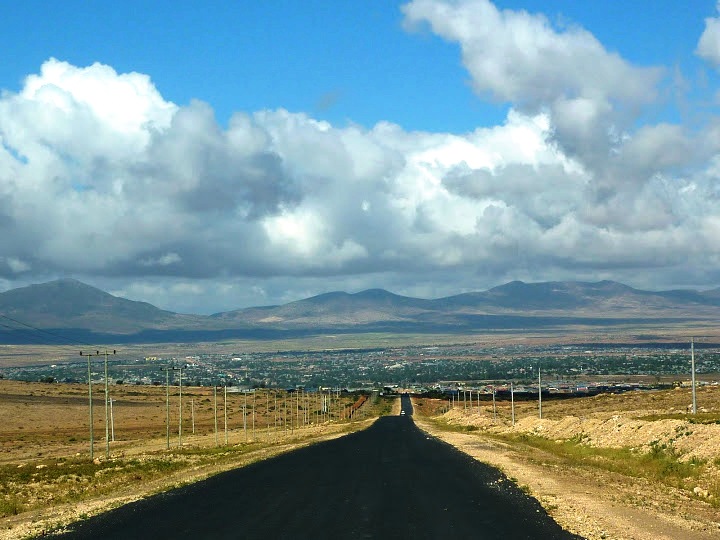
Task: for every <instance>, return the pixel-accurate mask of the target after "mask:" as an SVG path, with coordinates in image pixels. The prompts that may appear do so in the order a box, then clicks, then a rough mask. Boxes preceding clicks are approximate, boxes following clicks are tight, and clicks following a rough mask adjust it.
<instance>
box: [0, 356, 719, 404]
mask: <svg viewBox="0 0 720 540" xmlns="http://www.w3.org/2000/svg"><path fill="white" fill-rule="evenodd" d="M89 359H90V360H91V378H92V380H93V382H96V383H100V382H103V381H104V356H103V355H102V354H101V355H100V356H91V357H89ZM690 365H691V355H690V348H689V345H688V347H687V348H677V347H675V348H671V347H668V348H659V346H658V347H656V348H644V347H637V346H609V345H608V346H593V347H592V348H589V347H588V346H583V345H571V346H551V347H549V346H545V347H541V346H538V347H532V346H521V345H517V346H507V347H492V348H491V347H484V346H481V345H477V344H458V345H442V346H425V347H422V346H408V347H390V348H366V349H342V350H325V351H280V352H240V351H237V352H235V353H223V354H207V353H202V354H187V355H185V356H180V357H171V356H168V357H165V356H147V357H137V358H132V357H128V356H126V355H113V354H110V355H109V356H108V380H109V381H110V384H124V385H165V384H166V383H168V384H172V385H177V384H179V377H180V370H179V369H177V368H180V367H182V368H183V369H182V377H183V385H189V386H228V387H232V388H234V389H237V390H251V389H254V388H279V389H295V388H304V389H306V390H310V391H312V390H316V389H318V388H333V389H339V390H340V389H342V390H348V391H355V390H379V391H385V392H393V391H398V390H403V391H412V392H417V393H433V392H439V393H443V394H452V393H457V392H460V391H461V390H466V389H473V390H477V391H478V392H479V393H483V394H491V393H493V392H497V393H499V394H502V393H507V391H508V387H509V384H510V383H513V385H514V386H513V389H514V391H515V392H517V393H518V395H520V396H521V395H522V394H523V393H537V390H538V386H537V385H538V378H540V381H541V387H542V392H543V393H547V394H558V395H560V394H568V395H578V394H579V395H583V394H588V395H589V394H596V393H600V392H621V391H627V390H636V389H652V388H667V387H670V386H682V385H688V384H689V381H690V370H691V368H690ZM695 366H696V374H697V378H698V382H699V384H718V382H719V381H720V349H718V348H709V347H705V348H702V349H696V350H695ZM168 368H175V369H168ZM0 378H7V379H14V380H22V381H42V382H47V383H64V382H65V383H68V382H74V383H78V382H87V380H88V358H83V357H78V359H77V360H72V361H66V362H57V361H56V362H54V363H50V362H49V363H47V364H42V363H41V364H38V365H33V366H31V367H28V366H27V365H26V366H23V367H4V368H1V369H0Z"/></svg>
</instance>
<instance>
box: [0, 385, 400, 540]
mask: <svg viewBox="0 0 720 540" xmlns="http://www.w3.org/2000/svg"><path fill="white" fill-rule="evenodd" d="M101 390H102V389H101V388H100V387H99V386H97V387H95V388H94V389H93V391H94V400H93V402H94V435H95V445H94V457H95V459H94V460H91V459H90V452H89V450H90V445H89V408H88V394H87V386H82V385H65V384H44V383H25V382H18V381H7V380H0V425H2V426H3V429H2V431H1V432H0V518H2V521H1V522H0V523H1V524H2V529H0V538H18V537H21V536H23V535H37V534H42V533H43V532H44V531H48V530H50V529H53V528H54V527H57V526H60V525H62V524H64V523H67V522H69V521H72V520H74V519H80V518H82V517H84V515H87V514H90V513H95V512H98V511H101V510H102V509H104V508H107V506H108V505H109V504H120V503H124V502H129V501H130V500H133V499H136V498H138V497H139V496H143V495H147V494H149V493H153V492H156V491H161V490H165V489H168V488H171V487H174V486H177V485H179V484H182V483H185V482H189V481H194V480H197V479H200V478H204V477H206V476H208V475H210V474H214V473H217V472H219V471H222V470H227V469H230V468H233V467H237V466H240V465H243V464H246V463H249V462H251V461H255V460H257V459H264V458H266V457H269V456H271V455H276V454H278V453H281V452H285V451H288V450H291V449H293V448H296V447H298V446H300V445H305V444H310V443H312V442H314V441H319V440H324V439H327V438H328V437H336V436H340V435H342V434H344V433H347V432H349V431H353V430H356V429H360V428H361V427H363V426H364V425H366V422H367V421H368V420H366V418H372V417H375V416H377V415H379V414H386V413H388V412H389V410H390V408H391V407H392V402H388V401H387V400H377V401H376V402H374V403H372V402H368V403H367V404H366V405H364V406H363V413H362V414H358V415H357V417H356V418H354V419H353V421H350V420H348V419H347V418H346V416H347V410H348V407H349V406H350V405H351V404H352V403H353V402H355V400H356V396H351V395H348V396H343V397H341V398H340V399H337V400H336V399H333V402H332V405H331V412H332V414H330V415H327V414H325V415H323V414H322V412H321V406H320V401H319V400H318V399H317V396H316V395H312V394H310V395H302V394H300V395H298V394H295V395H293V394H287V393H285V392H274V391H268V390H262V391H259V392H258V393H257V395H256V396H255V398H254V399H253V396H252V394H250V395H247V396H245V395H244V394H240V393H228V400H227V413H228V414H227V417H228V430H227V444H226V441H225V436H226V435H225V429H224V424H225V422H224V416H225V415H224V396H223V394H222V393H221V392H218V395H217V399H218V432H217V435H216V433H215V428H214V425H215V407H214V404H215V398H214V396H213V390H212V388H197V387H188V388H184V389H183V438H182V443H183V444H182V446H180V445H179V442H180V439H179V436H178V426H179V410H178V409H179V395H178V393H179V392H178V388H177V387H176V388H171V389H170V404H171V408H170V412H171V414H170V426H171V430H170V448H169V449H167V448H166V446H167V437H166V435H167V431H166V401H165V388H164V387H148V386H123V385H118V386H111V392H110V395H111V396H112V397H113V416H114V425H115V438H116V440H115V441H114V442H111V443H110V453H109V457H107V458H106V457H105V449H106V443H105V438H104V437H105V421H104V417H105V411H104V393H103V392H102V391H101ZM298 397H299V400H298ZM191 400H192V402H191ZM371 401H372V400H371ZM191 403H192V405H191ZM193 409H194V427H195V433H194V434H193V433H192V431H193ZM243 411H244V412H243ZM253 411H254V412H255V414H254V415H253ZM31 523H32V525H30V524H31Z"/></svg>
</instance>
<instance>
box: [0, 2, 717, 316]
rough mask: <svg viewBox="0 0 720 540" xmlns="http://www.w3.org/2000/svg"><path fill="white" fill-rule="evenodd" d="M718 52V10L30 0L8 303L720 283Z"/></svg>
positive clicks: (2, 149) (1, 176) (9, 111)
mask: <svg viewBox="0 0 720 540" xmlns="http://www.w3.org/2000/svg"><path fill="white" fill-rule="evenodd" d="M706 19H707V20H708V21H710V22H709V23H707V22H706ZM715 21H717V23H718V24H717V28H716V26H715ZM701 36H702V37H701ZM718 36H720V16H719V13H718V7H717V5H716V3H715V2H714V1H708V0H695V1H692V2H683V1H679V0H675V1H670V0H666V1H658V2H652V3H651V2H627V3H622V2H577V1H570V0H554V1H553V0H546V1H542V2H540V1H534V0H525V1H520V0H516V1H501V0H498V1H497V2H494V3H493V2H490V1H489V0H463V1H452V0H414V1H412V2H391V1H387V0H367V1H362V2H329V1H317V0H316V1H306V2H291V1H268V2H212V3H209V4H207V5H201V4H199V3H197V2H182V1H180V2H164V1H158V2H137V1H128V2H121V3H118V2H104V1H98V2H93V3H87V2H80V1H66V2H62V3H50V4H49V3H47V2H38V1H28V2H19V3H12V4H8V5H6V6H4V7H3V16H2V21H0V47H2V50H3V51H5V55H4V59H3V62H2V63H0V88H1V89H2V91H3V94H2V96H1V97H0V140H1V142H2V146H0V236H1V237H2V240H0V289H9V288H13V287H16V286H21V285H25V284H28V283H33V282H39V281H45V280H49V279H53V278H56V277H76V278H78V279H81V280H83V281H86V282H88V283H91V284H93V285H97V286H99V287H102V288H104V289H106V290H109V291H111V292H114V293H116V294H121V295H123V296H127V297H130V298H133V299H139V300H146V301H149V302H152V303H154V304H156V305H159V306H161V307H164V308H168V309H173V310H177V311H186V312H203V313H211V312H215V311H221V310H228V309H233V308H237V307H242V306H248V305H260V304H271V303H282V302H286V301H290V300H295V299H299V298H302V297H304V296H308V295H311V294H317V293H321V292H326V291H327V290H333V289H342V290H348V291H357V290H361V289H363V288H371V287H383V288H387V289H389V290H392V291H393V292H397V293H400V294H408V295H415V296H423V297H438V296H443V295H448V294H455V293H458V292H463V291H468V290H480V289H485V288H488V287H491V286H494V285H498V284H501V283H503V282H505V281H509V280H511V279H523V280H525V281H541V280H551V279H563V280H566V279H581V280H597V279H616V280H619V281H624V282H626V283H629V284H631V285H635V286H638V287H646V288H655V289H657V288H671V287H695V288H711V287H717V286H720V272H719V271H718V270H715V269H716V268H718V265H717V264H716V263H717V262H720V245H718V242H717V241H716V240H715V239H716V238H717V237H718V236H717V234H719V233H720V225H719V224H720V209H718V208H719V207H720V205H717V204H716V200H718V198H720V180H719V179H718V172H717V171H718V165H717V163H720V159H718V157H719V156H720V140H719V139H720V137H719V136H718V135H717V133H718V131H719V130H718V128H717V127H716V126H717V125H720V122H718V103H719V101H718V72H717V67H718V65H720V39H719V38H718ZM702 40H704V41H702ZM701 41H702V46H701ZM98 209H101V210H98ZM78 215H83V216H87V218H86V219H84V220H81V221H78V220H77V216H78ZM51 233H52V234H51ZM88 251H90V252H92V253H94V254H95V256H94V257H92V258H87V257H85V254H86V253H87V252H88ZM88 259H90V260H88Z"/></svg>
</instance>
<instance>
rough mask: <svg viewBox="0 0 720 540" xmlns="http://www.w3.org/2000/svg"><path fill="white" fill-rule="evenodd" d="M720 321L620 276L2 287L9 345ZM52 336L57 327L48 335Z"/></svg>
mask: <svg viewBox="0 0 720 540" xmlns="http://www.w3.org/2000/svg"><path fill="white" fill-rule="evenodd" d="M691 320H704V321H707V320H711V321H716V320H720V289H712V290H706V291H697V290H669V291H643V290H639V289H634V288H632V287H629V286H627V285H623V284H622V283H617V282H614V281H600V282H596V283H586V282H576V281H558V282H543V283H523V282H521V281H513V282H510V283H507V284H505V285H501V286H499V287H494V288H492V289H489V290H487V291H483V292H469V293H463V294H458V295H455V296H449V297H445V298H438V299H433V300H427V299H420V298H412V297H407V296H400V295H396V294H393V293H391V292H388V291H386V290H382V289H370V290H366V291H362V292H358V293H355V294H349V293H346V292H329V293H325V294H321V295H318V296H313V297H311V298H306V299H303V300H298V301H295V302H290V303H288V304H284V305H278V306H263V307H251V308H244V309H238V310H234V311H227V312H222V313H216V314H213V315H209V316H203V315H187V314H178V313H173V312H171V311H166V310H162V309H159V308H157V307H155V306H153V305H151V304H148V303H146V302H137V301H133V300H127V299H125V298H120V297H117V296H113V295H111V294H109V293H107V292H104V291H102V290H100V289H97V288H95V287H91V286H89V285H86V284H84V283H81V282H80V281H77V280H73V279H60V280H56V281H51V282H49V283H42V284H37V285H30V286H28V287H22V288H17V289H12V290H9V291H6V292H3V293H0V342H4V343H14V342H17V341H20V342H25V341H24V340H27V339H30V336H34V338H33V339H36V340H41V339H42V336H43V335H45V334H43V331H44V332H46V333H47V335H46V337H48V336H50V335H54V333H55V332H62V335H75V336H80V337H82V338H84V339H93V342H100V341H108V340H110V341H118V342H119V341H125V342H126V341H138V342H150V341H178V340H180V341H199V340H212V339H227V338H232V337H237V338H240V337H246V338H253V337H255V338H262V337H283V336H289V335H306V334H312V333H322V332H383V331H392V332H448V333H452V332H472V331H482V330H503V329H522V328H550V327H557V326H562V325H572V324H575V325H577V324H583V325H590V326H607V325H615V324H619V323H627V324H633V323H637V324H646V323H652V322H654V323H660V322H662V321H666V322H668V323H671V322H675V323H676V322H681V321H691ZM48 332H49V333H48Z"/></svg>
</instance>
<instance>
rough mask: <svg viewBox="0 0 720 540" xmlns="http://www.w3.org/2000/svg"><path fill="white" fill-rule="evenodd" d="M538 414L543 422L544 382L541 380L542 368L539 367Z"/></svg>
mask: <svg viewBox="0 0 720 540" xmlns="http://www.w3.org/2000/svg"><path fill="white" fill-rule="evenodd" d="M538 414H539V415H540V420H542V381H541V380H540V366H539V365H538Z"/></svg>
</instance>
